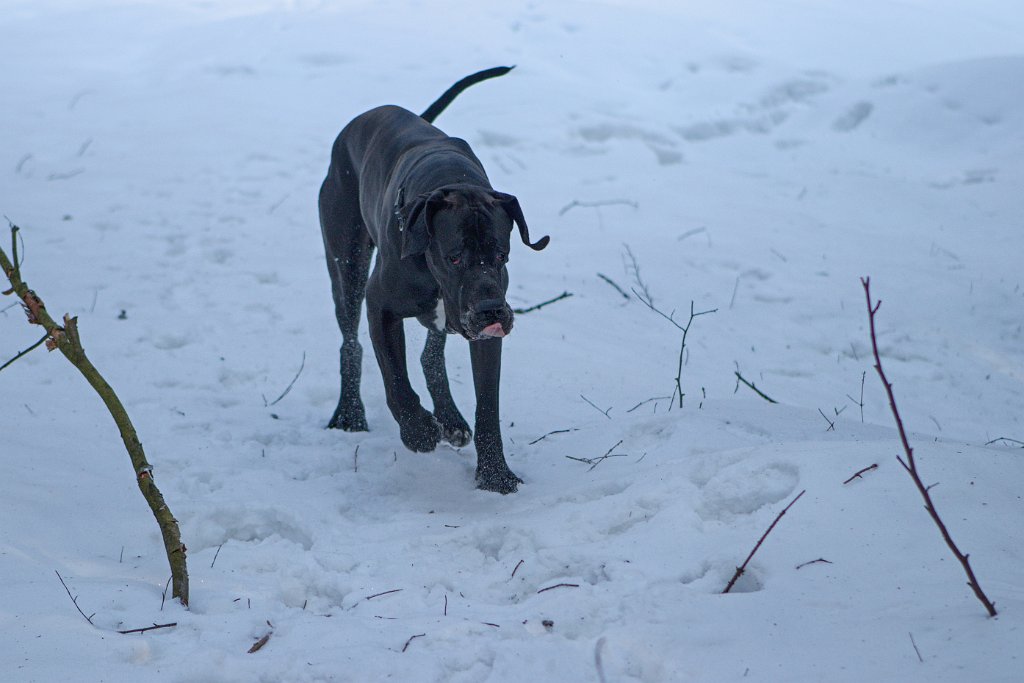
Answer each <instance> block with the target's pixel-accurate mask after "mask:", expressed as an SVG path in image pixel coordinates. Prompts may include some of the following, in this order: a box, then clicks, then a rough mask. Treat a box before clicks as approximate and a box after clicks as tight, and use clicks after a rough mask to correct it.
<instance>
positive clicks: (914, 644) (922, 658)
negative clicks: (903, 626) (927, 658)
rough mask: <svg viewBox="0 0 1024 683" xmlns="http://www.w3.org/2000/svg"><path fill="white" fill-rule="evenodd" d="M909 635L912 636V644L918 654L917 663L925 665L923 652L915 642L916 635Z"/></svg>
mask: <svg viewBox="0 0 1024 683" xmlns="http://www.w3.org/2000/svg"><path fill="white" fill-rule="evenodd" d="M907 635H908V636H910V644H911V645H913V646H914V652H916V653H917V661H919V662H921V663H922V664H924V657H922V656H921V651H920V650H918V649H917V643H915V642H914V634H913V633H907Z"/></svg>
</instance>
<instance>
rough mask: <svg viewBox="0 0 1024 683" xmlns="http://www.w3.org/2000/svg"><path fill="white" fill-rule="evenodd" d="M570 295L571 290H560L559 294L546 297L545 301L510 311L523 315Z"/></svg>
mask: <svg viewBox="0 0 1024 683" xmlns="http://www.w3.org/2000/svg"><path fill="white" fill-rule="evenodd" d="M571 296H572V292H562V293H561V294H559V295H558V296H556V297H555V298H553V299H548V300H547V301H542V302H540V303H539V304H534V305H533V306H530V307H529V308H513V309H512V312H513V313H515V314H516V315H523V314H524V313H529V312H530V311H537V310H540V309H542V308H544V307H545V306H547V305H548V304H553V303H555V302H556V301H561V300H562V299H568V298H569V297H571Z"/></svg>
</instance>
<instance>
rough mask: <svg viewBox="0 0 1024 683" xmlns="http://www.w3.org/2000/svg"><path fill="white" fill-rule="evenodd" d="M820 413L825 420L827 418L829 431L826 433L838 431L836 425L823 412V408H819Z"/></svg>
mask: <svg viewBox="0 0 1024 683" xmlns="http://www.w3.org/2000/svg"><path fill="white" fill-rule="evenodd" d="M818 413H819V414H821V416H822V417H823V418H825V422H828V429H826V430H825V431H826V432H834V431H835V430H836V423H835V422H833V421H832V420H830V419H828V415H826V414H825V411H823V410H822V409H821V408H818Z"/></svg>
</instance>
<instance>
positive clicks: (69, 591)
mask: <svg viewBox="0 0 1024 683" xmlns="http://www.w3.org/2000/svg"><path fill="white" fill-rule="evenodd" d="M53 571H54V573H56V574H57V578H58V579H60V585H62V586H64V590H66V591H67V592H68V597H69V598H71V602H72V603H74V605H75V609H77V610H78V613H79V614H81V615H82V617H84V618H85V620H86V621H88V622H89V625H90V626H95V625H96V624H94V623H92V618H93V617H94V616H96V614H95V613H93V614H92V615H91V616H88V617H87V616H85V612H83V611H82V608H81V607H79V606H78V597H77V596H75V595H72V594H71V589H70V588H68V585H67V584H66V583H64V577H63V576H61V575H60V572H58V571H57V570H56V569H54V570H53Z"/></svg>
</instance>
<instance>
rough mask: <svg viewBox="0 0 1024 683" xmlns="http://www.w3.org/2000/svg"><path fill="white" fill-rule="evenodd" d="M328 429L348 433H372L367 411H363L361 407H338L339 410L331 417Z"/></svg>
mask: <svg viewBox="0 0 1024 683" xmlns="http://www.w3.org/2000/svg"><path fill="white" fill-rule="evenodd" d="M327 428H328V429H343V430H345V431H346V432H368V431H370V427H369V425H367V424H366V411H365V410H363V407H362V406H361V405H360V406H357V407H355V408H352V407H350V408H347V409H344V408H342V407H341V406H338V409H337V410H335V411H334V415H332V416H331V419H330V421H329V422H328V423H327Z"/></svg>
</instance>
